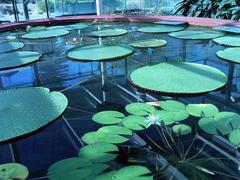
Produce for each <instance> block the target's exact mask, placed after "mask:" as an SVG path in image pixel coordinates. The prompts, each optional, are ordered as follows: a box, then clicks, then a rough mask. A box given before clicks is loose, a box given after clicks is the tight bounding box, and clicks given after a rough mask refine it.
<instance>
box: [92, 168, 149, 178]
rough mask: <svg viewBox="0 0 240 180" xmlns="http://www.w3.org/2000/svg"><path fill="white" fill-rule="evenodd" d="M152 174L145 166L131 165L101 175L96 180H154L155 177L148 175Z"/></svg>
mask: <svg viewBox="0 0 240 180" xmlns="http://www.w3.org/2000/svg"><path fill="white" fill-rule="evenodd" d="M150 173H151V171H149V169H148V168H146V167H144V166H137V165H131V166H126V167H123V168H121V169H119V170H116V171H115V170H114V171H111V172H108V173H104V174H102V175H99V176H97V177H96V178H95V180H111V179H114V180H135V179H136V180H138V179H139V180H140V179H141V180H153V177H152V176H150V175H148V174H150Z"/></svg>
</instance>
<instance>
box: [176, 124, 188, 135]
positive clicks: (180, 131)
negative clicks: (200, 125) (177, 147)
mask: <svg viewBox="0 0 240 180" xmlns="http://www.w3.org/2000/svg"><path fill="white" fill-rule="evenodd" d="M172 130H173V132H174V133H175V134H177V135H179V136H181V135H187V134H189V133H191V132H192V128H191V126H188V125H186V124H177V125H174V126H173V127H172Z"/></svg>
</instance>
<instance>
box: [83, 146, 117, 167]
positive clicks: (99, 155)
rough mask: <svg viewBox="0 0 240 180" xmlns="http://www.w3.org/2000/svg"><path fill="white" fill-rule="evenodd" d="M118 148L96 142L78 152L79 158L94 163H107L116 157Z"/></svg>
mask: <svg viewBox="0 0 240 180" xmlns="http://www.w3.org/2000/svg"><path fill="white" fill-rule="evenodd" d="M118 151H119V150H118V147H117V146H116V145H114V144H109V143H103V142H98V143H95V144H89V145H87V146H84V147H82V148H81V149H80V150H79V153H78V155H79V157H81V158H85V159H88V160H90V161H91V162H94V163H99V162H108V161H111V160H113V159H115V158H116V157H117V154H113V153H114V152H115V153H116V152H118Z"/></svg>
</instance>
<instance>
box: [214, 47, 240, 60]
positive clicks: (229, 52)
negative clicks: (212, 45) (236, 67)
mask: <svg viewBox="0 0 240 180" xmlns="http://www.w3.org/2000/svg"><path fill="white" fill-rule="evenodd" d="M217 56H218V57H219V58H221V59H223V60H226V61H230V62H234V63H240V47H239V48H226V49H224V50H221V51H218V52H217Z"/></svg>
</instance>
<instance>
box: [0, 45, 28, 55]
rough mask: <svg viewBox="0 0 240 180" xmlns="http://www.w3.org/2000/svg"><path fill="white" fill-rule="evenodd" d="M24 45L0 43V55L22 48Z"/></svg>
mask: <svg viewBox="0 0 240 180" xmlns="http://www.w3.org/2000/svg"><path fill="white" fill-rule="evenodd" d="M23 46H24V44H23V43H20V42H4V43H0V53H6V52H10V51H15V50H17V49H21V48H23Z"/></svg>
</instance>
